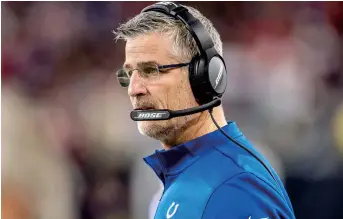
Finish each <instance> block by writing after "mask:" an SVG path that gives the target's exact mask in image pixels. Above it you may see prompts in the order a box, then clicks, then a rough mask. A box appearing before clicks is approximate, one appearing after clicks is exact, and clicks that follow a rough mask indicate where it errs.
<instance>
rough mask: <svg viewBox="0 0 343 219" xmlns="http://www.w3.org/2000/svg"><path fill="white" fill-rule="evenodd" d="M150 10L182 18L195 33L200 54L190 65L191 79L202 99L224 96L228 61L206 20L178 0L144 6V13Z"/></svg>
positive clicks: (200, 102)
mask: <svg viewBox="0 0 343 219" xmlns="http://www.w3.org/2000/svg"><path fill="white" fill-rule="evenodd" d="M149 11H155V12H161V13H163V14H165V15H168V16H171V17H173V18H175V19H177V20H180V21H182V22H183V23H184V24H185V26H186V28H187V29H188V31H189V32H190V33H191V34H192V36H193V38H194V40H195V42H196V44H197V46H198V48H199V51H200V55H198V56H196V57H194V58H193V59H192V61H191V63H190V65H189V81H190V84H191V88H192V92H193V95H194V97H195V99H196V100H197V101H198V103H199V104H205V103H208V102H210V101H212V100H213V99H215V98H221V97H222V95H223V93H224V92H225V89H226V85H227V78H226V77H227V75H226V65H225V62H224V59H223V58H222V57H221V55H220V54H218V52H217V51H216V49H215V48H214V44H213V40H212V39H211V37H210V35H209V33H208V32H207V30H206V29H205V27H204V26H203V25H202V23H201V22H200V21H199V20H198V19H196V18H194V16H193V15H192V14H191V13H189V12H188V9H187V8H185V7H183V6H181V5H180V4H177V3H174V2H158V3H156V4H153V5H150V6H148V7H146V8H144V9H143V10H142V13H144V12H149Z"/></svg>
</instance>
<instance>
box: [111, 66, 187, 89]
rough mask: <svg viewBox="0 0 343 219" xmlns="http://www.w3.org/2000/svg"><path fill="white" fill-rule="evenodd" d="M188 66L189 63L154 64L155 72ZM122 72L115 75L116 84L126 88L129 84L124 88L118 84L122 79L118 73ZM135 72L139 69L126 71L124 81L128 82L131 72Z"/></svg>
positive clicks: (118, 72)
mask: <svg viewBox="0 0 343 219" xmlns="http://www.w3.org/2000/svg"><path fill="white" fill-rule="evenodd" d="M189 64H190V62H185V63H177V64H169V65H157V64H156V67H157V70H158V71H159V70H163V69H176V68H182V67H186V66H188V65H189ZM121 70H123V69H122V68H121V69H119V70H118V71H117V73H116V75H117V79H118V82H119V84H120V85H121V86H122V87H128V86H129V84H130V83H126V84H125V86H124V85H123V83H121V82H120V80H119V78H123V77H122V76H120V75H119V74H120V71H121ZM135 70H138V71H139V70H140V69H137V68H135V69H131V70H130V71H128V73H126V72H125V71H124V72H125V75H126V76H127V78H126V79H128V80H130V77H131V75H132V72H133V71H135Z"/></svg>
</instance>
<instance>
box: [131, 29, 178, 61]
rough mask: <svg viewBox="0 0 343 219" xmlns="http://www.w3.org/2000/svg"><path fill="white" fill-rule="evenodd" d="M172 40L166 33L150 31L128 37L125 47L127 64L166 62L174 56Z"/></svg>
mask: <svg viewBox="0 0 343 219" xmlns="http://www.w3.org/2000/svg"><path fill="white" fill-rule="evenodd" d="M172 44H173V42H172V40H171V39H170V37H168V36H166V35H165V34H160V33H150V34H144V35H140V36H137V37H135V38H131V39H128V40H127V42H126V47H125V64H126V65H136V64H137V63H138V62H146V61H156V62H157V63H165V62H166V61H167V60H170V59H172V58H173V56H172Z"/></svg>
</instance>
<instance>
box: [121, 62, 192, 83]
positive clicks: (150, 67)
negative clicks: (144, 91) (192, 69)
mask: <svg viewBox="0 0 343 219" xmlns="http://www.w3.org/2000/svg"><path fill="white" fill-rule="evenodd" d="M189 64H190V63H179V64H170V65H157V64H156V63H153V62H144V63H139V64H138V65H137V66H138V68H135V69H130V70H126V69H124V68H121V69H119V70H118V71H117V73H116V75H117V80H118V82H119V84H120V85H121V86H122V87H128V86H129V85H130V78H131V76H132V74H133V71H135V70H137V71H138V73H139V75H140V77H141V78H144V79H147V80H152V79H157V78H158V77H159V75H160V74H161V73H162V74H163V73H168V71H170V70H172V69H176V68H182V67H185V66H187V65H189Z"/></svg>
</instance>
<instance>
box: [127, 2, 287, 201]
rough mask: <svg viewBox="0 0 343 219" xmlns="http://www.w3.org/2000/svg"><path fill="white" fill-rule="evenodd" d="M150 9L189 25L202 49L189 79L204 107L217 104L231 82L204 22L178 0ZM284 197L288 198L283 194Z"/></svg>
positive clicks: (157, 4)
mask: <svg viewBox="0 0 343 219" xmlns="http://www.w3.org/2000/svg"><path fill="white" fill-rule="evenodd" d="M149 11H155V12H160V13H163V14H165V15H168V16H171V17H173V18H175V19H178V20H180V21H182V22H183V23H184V24H185V26H186V27H187V29H188V31H189V32H190V33H191V34H192V36H193V38H194V40H195V42H196V44H197V46H198V48H199V51H200V55H198V56H196V57H194V58H193V59H192V61H191V63H190V66H189V80H190V84H191V88H192V92H193V95H194V96H195V98H196V100H197V101H198V103H199V104H204V105H203V106H202V108H206V107H207V106H206V105H209V104H211V103H209V102H211V101H212V102H213V103H214V102H215V101H216V100H220V98H221V97H222V95H223V93H224V92H225V89H226V85H227V73H226V65H225V62H224V59H223V58H222V57H221V55H220V54H218V52H217V51H216V50H215V48H214V44H213V40H212V39H211V37H210V35H209V33H208V32H207V30H206V29H205V27H204V26H203V25H202V23H201V22H200V21H199V20H198V19H196V18H194V16H193V15H192V14H191V13H189V12H188V9H187V8H185V7H183V6H182V5H180V4H177V3H174V2H158V3H155V4H153V5H150V6H148V7H146V8H144V9H143V10H142V13H144V12H149ZM213 100H214V101H213ZM219 104H220V101H219V102H217V104H216V105H215V106H218V105H219ZM200 107H201V106H200ZM212 107H213V105H212ZM207 108H208V107H207ZM183 111H185V110H183ZM199 111H200V109H199ZM161 112H162V111H161ZM168 113H170V112H168ZM178 114H180V113H178ZM210 115H211V118H212V120H213V122H214V123H215V125H216V126H217V128H218V129H219V130H220V131H221V132H222V133H223V135H225V136H226V137H227V138H228V139H229V140H231V141H233V142H234V143H236V144H237V145H238V146H240V147H241V148H243V149H244V150H246V151H247V152H248V153H250V154H251V155H252V156H253V157H255V158H256V159H257V160H258V161H259V162H260V163H261V164H262V165H263V166H264V167H265V168H266V170H267V171H268V172H269V174H270V175H271V177H272V178H273V180H274V181H275V182H276V184H277V185H278V187H279V188H280V189H281V186H280V183H279V181H278V180H277V179H276V177H275V175H274V174H273V172H272V171H271V170H270V168H269V167H268V166H267V165H266V164H265V163H264V162H263V161H262V159H261V158H260V157H259V156H258V155H256V154H255V153H254V152H252V151H251V150H250V149H248V148H247V147H245V146H244V145H242V144H241V143H240V142H238V141H237V140H235V139H233V138H232V137H230V136H229V135H228V134H226V133H225V132H224V130H223V129H222V128H221V127H220V126H219V125H218V124H217V122H216V121H215V119H214V118H213V115H212V108H211V109H210ZM135 116H137V115H136V114H135V113H134V114H132V115H131V118H133V117H135ZM169 118H170V116H169V114H168V116H165V119H169ZM282 197H283V198H284V199H285V197H284V196H283V195H282ZM285 201H286V199H285ZM286 202H287V201H286Z"/></svg>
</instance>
